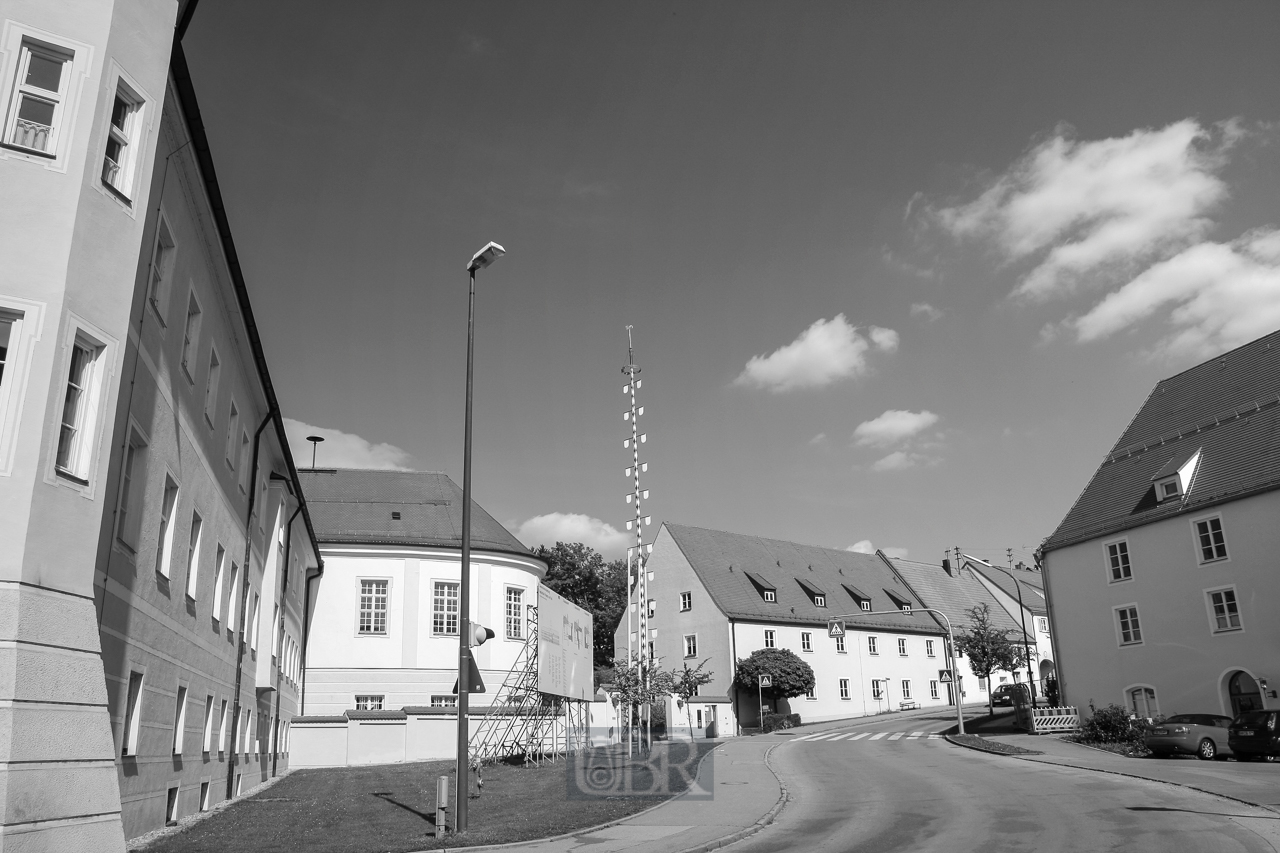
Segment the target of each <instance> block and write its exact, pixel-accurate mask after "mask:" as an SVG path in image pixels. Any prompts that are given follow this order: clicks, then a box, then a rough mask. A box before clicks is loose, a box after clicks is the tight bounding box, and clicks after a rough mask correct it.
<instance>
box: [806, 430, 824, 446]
mask: <svg viewBox="0 0 1280 853" xmlns="http://www.w3.org/2000/svg"><path fill="white" fill-rule="evenodd" d="M809 443H810V444H814V445H817V444H826V443H827V434H826V433H825V432H820V433H818V434H817V435H815V436H814V437H813V438H811V439H809Z"/></svg>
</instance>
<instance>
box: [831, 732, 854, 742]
mask: <svg viewBox="0 0 1280 853" xmlns="http://www.w3.org/2000/svg"><path fill="white" fill-rule="evenodd" d="M850 734H852V733H851V732H845V733H844V734H842V735H836V736H835V737H833V738H832V739H831V740H829V741H827V743H835V742H836V741H838V740H843V739H844V738H847V737H848V736H849V735H850Z"/></svg>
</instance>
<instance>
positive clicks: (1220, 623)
mask: <svg viewBox="0 0 1280 853" xmlns="http://www.w3.org/2000/svg"><path fill="white" fill-rule="evenodd" d="M1209 611H1210V613H1211V614H1212V616H1213V632H1214V633H1215V634H1221V633H1223V632H1226V631H1239V630H1240V628H1241V627H1242V626H1241V624H1240V606H1239V604H1238V603H1237V602H1236V590H1235V587H1228V588H1227V589H1213V590H1209Z"/></svg>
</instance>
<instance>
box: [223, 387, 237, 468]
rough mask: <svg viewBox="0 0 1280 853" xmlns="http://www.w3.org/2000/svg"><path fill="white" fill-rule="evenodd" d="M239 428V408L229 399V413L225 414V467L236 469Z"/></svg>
mask: <svg viewBox="0 0 1280 853" xmlns="http://www.w3.org/2000/svg"><path fill="white" fill-rule="evenodd" d="M239 430H240V410H239V409H237V408H236V401H235V400H232V401H231V413H230V414H229V415H227V453H226V456H227V467H228V468H230V469H231V470H232V471H234V470H236V438H237V435H236V433H237V432H238V431H239Z"/></svg>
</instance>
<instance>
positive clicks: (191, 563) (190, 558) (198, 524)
mask: <svg viewBox="0 0 1280 853" xmlns="http://www.w3.org/2000/svg"><path fill="white" fill-rule="evenodd" d="M203 528H204V521H203V520H202V519H201V518H200V513H198V512H193V513H191V545H190V547H188V549H187V598H189V599H191V600H192V601H195V598H196V579H197V577H199V573H200V533H201V531H202V529H203Z"/></svg>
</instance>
